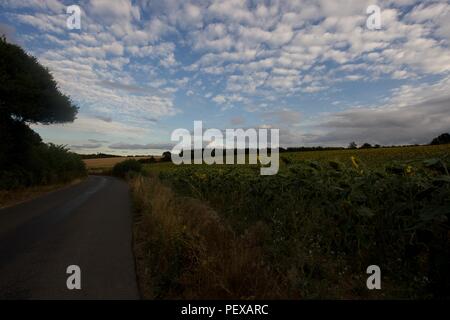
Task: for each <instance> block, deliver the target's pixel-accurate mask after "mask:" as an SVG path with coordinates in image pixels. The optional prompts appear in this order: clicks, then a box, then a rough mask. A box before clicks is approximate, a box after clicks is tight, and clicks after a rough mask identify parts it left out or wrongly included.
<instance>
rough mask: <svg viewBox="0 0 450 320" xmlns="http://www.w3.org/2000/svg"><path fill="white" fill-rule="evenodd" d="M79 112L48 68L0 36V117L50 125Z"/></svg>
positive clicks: (63, 120) (64, 120) (69, 118)
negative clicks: (60, 89) (60, 88)
mask: <svg viewBox="0 0 450 320" xmlns="http://www.w3.org/2000/svg"><path fill="white" fill-rule="evenodd" d="M77 112H78V108H77V107H76V106H75V105H74V104H73V103H72V101H71V100H70V98H69V97H68V96H66V95H64V94H63V93H61V92H60V91H59V88H58V85H57V83H56V81H55V80H54V79H53V76H52V75H51V73H50V72H49V70H48V69H47V68H45V67H43V66H42V65H41V64H40V63H39V62H38V61H37V59H36V58H35V57H33V56H31V55H28V54H27V53H26V52H25V51H24V50H23V49H22V48H20V47H19V46H17V45H14V44H11V43H8V42H7V41H6V39H4V38H0V116H1V117H7V118H13V119H15V120H18V121H21V122H26V123H38V122H39V123H43V124H50V123H62V122H71V121H73V120H74V119H75V116H76V114H77Z"/></svg>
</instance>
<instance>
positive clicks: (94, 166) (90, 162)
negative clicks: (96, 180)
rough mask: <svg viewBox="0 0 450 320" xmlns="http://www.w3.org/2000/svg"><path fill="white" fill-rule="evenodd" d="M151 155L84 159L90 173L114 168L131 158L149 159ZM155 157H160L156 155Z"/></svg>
mask: <svg viewBox="0 0 450 320" xmlns="http://www.w3.org/2000/svg"><path fill="white" fill-rule="evenodd" d="M149 158H150V157H113V158H99V159H84V160H83V161H84V163H85V164H86V167H87V169H88V170H89V173H95V172H101V171H103V170H108V169H112V167H114V166H115V165H116V164H118V163H120V162H123V161H125V160H129V159H135V160H140V159H149ZM154 158H155V159H157V158H159V157H154Z"/></svg>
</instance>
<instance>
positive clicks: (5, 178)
mask: <svg viewBox="0 0 450 320" xmlns="http://www.w3.org/2000/svg"><path fill="white" fill-rule="evenodd" d="M28 157H29V160H28V161H27V162H26V163H25V164H24V163H20V162H17V163H9V164H8V165H7V166H5V167H3V168H0V189H2V190H11V189H16V188H20V187H31V186H36V185H48V184H57V183H66V182H69V181H71V180H74V179H76V178H81V177H84V176H86V174H87V171H86V167H85V164H84V162H83V161H82V160H81V158H80V156H78V155H77V154H75V153H72V152H69V151H68V149H66V147H64V146H58V145H54V144H51V143H50V144H44V143H40V144H36V145H34V146H33V147H31V148H30V150H29V155H28Z"/></svg>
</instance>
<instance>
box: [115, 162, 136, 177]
mask: <svg viewBox="0 0 450 320" xmlns="http://www.w3.org/2000/svg"><path fill="white" fill-rule="evenodd" d="M112 172H113V175H115V176H117V177H120V178H125V177H127V176H128V175H130V174H131V175H132V174H137V173H140V172H142V163H140V162H139V161H138V160H135V159H129V160H125V161H123V162H119V163H117V164H116V165H115V166H114V167H113V170H112Z"/></svg>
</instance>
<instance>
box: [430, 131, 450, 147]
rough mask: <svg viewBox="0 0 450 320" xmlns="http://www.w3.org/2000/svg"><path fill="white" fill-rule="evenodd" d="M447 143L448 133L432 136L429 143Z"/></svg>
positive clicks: (448, 139) (449, 138)
mask: <svg viewBox="0 0 450 320" xmlns="http://www.w3.org/2000/svg"><path fill="white" fill-rule="evenodd" d="M449 143H450V134H449V133H443V134H441V135H440V136H439V137H436V138H434V139H433V141H431V143H430V144H432V145H437V144H449Z"/></svg>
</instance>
